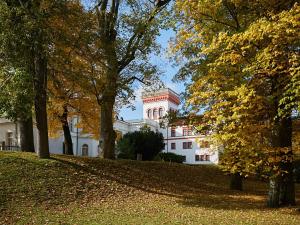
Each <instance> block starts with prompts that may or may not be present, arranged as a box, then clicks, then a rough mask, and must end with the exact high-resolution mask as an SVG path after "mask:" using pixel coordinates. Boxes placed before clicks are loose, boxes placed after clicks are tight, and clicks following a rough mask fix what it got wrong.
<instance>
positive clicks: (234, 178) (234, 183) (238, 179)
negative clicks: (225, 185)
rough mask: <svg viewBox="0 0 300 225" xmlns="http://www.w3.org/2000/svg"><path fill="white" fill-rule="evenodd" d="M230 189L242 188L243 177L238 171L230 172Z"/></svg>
mask: <svg viewBox="0 0 300 225" xmlns="http://www.w3.org/2000/svg"><path fill="white" fill-rule="evenodd" d="M230 189H231V190H238V191H242V190H243V179H242V176H241V175H240V174H239V173H235V174H232V175H231V177H230Z"/></svg>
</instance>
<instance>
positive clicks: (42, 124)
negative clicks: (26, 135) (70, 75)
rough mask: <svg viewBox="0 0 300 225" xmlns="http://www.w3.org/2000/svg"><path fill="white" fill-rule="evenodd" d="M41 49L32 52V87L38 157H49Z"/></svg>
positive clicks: (45, 67)
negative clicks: (33, 90)
mask: <svg viewBox="0 0 300 225" xmlns="http://www.w3.org/2000/svg"><path fill="white" fill-rule="evenodd" d="M41 51H42V50H41V49H35V54H34V89H35V99H34V106H35V114H36V126H37V130H38V137H39V138H38V149H37V153H38V156H39V157H40V158H50V153H49V139H48V121H47V108H46V107H47V60H46V58H45V57H44V56H43V55H42V52H41Z"/></svg>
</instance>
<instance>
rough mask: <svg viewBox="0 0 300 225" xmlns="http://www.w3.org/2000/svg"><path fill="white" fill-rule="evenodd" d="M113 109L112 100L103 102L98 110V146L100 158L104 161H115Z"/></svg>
mask: <svg viewBox="0 0 300 225" xmlns="http://www.w3.org/2000/svg"><path fill="white" fill-rule="evenodd" d="M113 107H114V99H110V100H109V101H104V102H103V103H102V104H101V109H100V114H101V115H100V117H101V118H100V121H101V125H100V144H101V145H100V146H101V147H102V152H101V156H102V157H103V158H104V159H115V139H116V133H115V131H114V129H113Z"/></svg>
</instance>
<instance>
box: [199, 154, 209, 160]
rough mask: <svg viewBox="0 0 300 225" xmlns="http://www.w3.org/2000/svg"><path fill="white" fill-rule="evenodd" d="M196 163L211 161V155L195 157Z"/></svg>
mask: <svg viewBox="0 0 300 225" xmlns="http://www.w3.org/2000/svg"><path fill="white" fill-rule="evenodd" d="M195 161H210V155H195Z"/></svg>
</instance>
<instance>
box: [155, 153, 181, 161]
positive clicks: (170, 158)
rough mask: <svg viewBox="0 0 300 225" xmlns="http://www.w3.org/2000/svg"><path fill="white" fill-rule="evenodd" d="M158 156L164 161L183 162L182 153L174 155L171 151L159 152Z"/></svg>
mask: <svg viewBox="0 0 300 225" xmlns="http://www.w3.org/2000/svg"><path fill="white" fill-rule="evenodd" d="M158 156H159V158H160V159H161V160H163V161H166V162H176V163H183V162H184V161H185V156H183V155H176V154H174V153H171V152H161V153H159V154H158Z"/></svg>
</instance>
